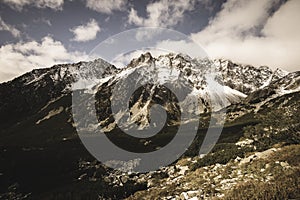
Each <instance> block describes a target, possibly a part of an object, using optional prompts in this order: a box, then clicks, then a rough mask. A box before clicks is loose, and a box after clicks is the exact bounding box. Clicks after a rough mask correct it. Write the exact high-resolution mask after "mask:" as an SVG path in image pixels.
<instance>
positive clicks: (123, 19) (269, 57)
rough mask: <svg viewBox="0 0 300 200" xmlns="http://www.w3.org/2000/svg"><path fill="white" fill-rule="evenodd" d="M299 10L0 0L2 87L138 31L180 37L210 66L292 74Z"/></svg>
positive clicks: (293, 0)
mask: <svg viewBox="0 0 300 200" xmlns="http://www.w3.org/2000/svg"><path fill="white" fill-rule="evenodd" d="M299 10H300V0H287V1H285V0H250V1H249V0H227V1H226V0H150V1H146V0H1V1H0V82H3V81H7V80H10V79H12V78H14V77H16V76H19V75H21V74H23V73H25V72H28V71H30V70H32V69H34V68H41V67H50V66H52V65H53V64H57V63H65V62H77V61H80V60H85V59H87V55H88V54H89V52H90V51H91V50H92V49H93V48H94V47H95V46H96V45H97V44H99V43H100V42H101V41H104V40H105V39H107V38H109V37H110V36H112V35H115V34H118V33H120V32H123V31H126V30H130V29H133V28H137V27H164V28H169V29H173V30H176V31H179V32H181V33H184V34H186V35H187V36H188V37H190V38H192V39H193V40H194V41H195V42H196V43H198V44H199V45H201V46H202V47H203V48H204V49H205V51H206V52H207V54H208V55H209V57H211V58H225V59H231V60H232V61H234V62H238V63H245V64H251V65H254V66H260V65H267V66H270V67H271V68H273V69H275V68H277V67H280V68H282V69H285V70H287V71H296V70H299V67H300V55H299V54H300V12H299ZM167 42H169V43H170V44H169V45H175V46H176V47H180V48H183V49H184V48H185V49H188V48H189V47H188V45H189V44H186V43H183V42H182V41H181V42H180V41H177V42H176V41H171V40H168V41H167Z"/></svg>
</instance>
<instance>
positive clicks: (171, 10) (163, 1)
mask: <svg viewBox="0 0 300 200" xmlns="http://www.w3.org/2000/svg"><path fill="white" fill-rule="evenodd" d="M194 4H195V0H160V1H156V2H152V3H149V4H148V5H147V8H146V11H147V18H143V17H140V16H138V14H137V11H136V10H135V9H134V8H131V11H130V12H129V16H128V23H129V24H135V25H137V26H151V27H171V26H174V25H176V24H177V23H178V22H179V21H180V20H182V19H183V14H184V12H186V11H191V10H193V9H194Z"/></svg>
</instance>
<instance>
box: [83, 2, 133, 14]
mask: <svg viewBox="0 0 300 200" xmlns="http://www.w3.org/2000/svg"><path fill="white" fill-rule="evenodd" d="M126 3H127V0H101V1H99V0H86V7H88V8H89V9H91V10H95V11H97V12H100V13H106V14H111V13H112V12H113V11H115V10H124V9H125V8H126Z"/></svg>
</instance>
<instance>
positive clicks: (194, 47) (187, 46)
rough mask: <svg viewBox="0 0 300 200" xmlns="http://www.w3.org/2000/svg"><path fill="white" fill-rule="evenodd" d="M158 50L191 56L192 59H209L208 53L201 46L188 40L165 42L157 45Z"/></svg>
mask: <svg viewBox="0 0 300 200" xmlns="http://www.w3.org/2000/svg"><path fill="white" fill-rule="evenodd" d="M156 48H158V49H164V50H166V51H169V52H173V53H183V54H187V55H189V56H191V57H192V58H207V54H206V52H205V51H204V50H203V48H202V47H201V46H199V45H198V44H197V43H195V42H192V41H186V40H179V41H174V40H164V41H161V42H159V43H157V45H156Z"/></svg>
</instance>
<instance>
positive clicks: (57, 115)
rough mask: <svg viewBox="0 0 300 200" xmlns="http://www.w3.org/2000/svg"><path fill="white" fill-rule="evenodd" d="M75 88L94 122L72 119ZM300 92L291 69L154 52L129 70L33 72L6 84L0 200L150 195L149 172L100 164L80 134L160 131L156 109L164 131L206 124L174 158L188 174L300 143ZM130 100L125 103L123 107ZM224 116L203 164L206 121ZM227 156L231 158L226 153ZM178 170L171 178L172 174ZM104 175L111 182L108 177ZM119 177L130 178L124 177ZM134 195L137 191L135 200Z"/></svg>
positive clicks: (90, 66) (0, 128)
mask: <svg viewBox="0 0 300 200" xmlns="http://www.w3.org/2000/svg"><path fill="white" fill-rule="evenodd" d="M141 77H143V79H142V78H141ZM124 80H125V81H124ZM170 88H171V89H170ZM172 88H173V90H172ZM219 88H221V90H218V89H219ZM176 89H177V90H178V91H179V92H178V91H177V93H176ZM76 92H82V93H85V94H88V96H87V97H88V98H91V99H92V98H95V101H92V100H91V101H88V102H89V103H91V104H88V105H87V104H86V102H83V103H82V104H80V103H79V104H78V105H77V106H78V107H79V108H82V107H87V108H88V109H89V108H92V107H94V108H95V109H96V114H97V119H98V123H97V124H80V123H81V122H78V121H77V122H75V121H74V118H73V117H74V115H76V112H75V111H74V108H72V95H74V93H76ZM131 92H133V93H131ZM178 94H179V95H178ZM299 94H300V72H299V71H297V72H291V73H289V72H286V71H283V70H281V69H276V70H272V69H270V68H269V67H266V66H261V67H258V68H257V67H253V66H250V65H243V64H237V63H234V62H232V61H229V60H225V59H217V60H209V59H198V58H191V57H189V56H188V55H183V54H173V53H170V54H167V55H161V56H159V57H157V58H154V57H153V56H152V55H151V54H150V53H149V52H148V53H145V54H142V55H141V56H140V57H138V58H135V59H133V60H132V61H131V62H130V63H129V64H128V65H127V66H124V67H123V68H116V67H115V66H114V65H112V64H110V63H108V62H106V61H104V60H102V59H96V60H93V61H90V62H79V63H75V64H61V65H55V66H53V67H51V68H44V69H36V70H33V71H31V72H28V73H26V74H24V75H22V76H20V77H17V78H15V79H13V80H11V81H9V82H5V83H2V84H0V138H1V139H0V155H1V156H0V160H1V163H3V164H1V167H0V188H1V189H0V197H1V198H3V199H5V198H12V199H13V198H17V197H18V198H19V199H22V198H24V199H26V198H33V199H74V197H75V196H76V197H77V198H78V199H81V198H84V197H86V198H87V199H95V198H99V199H101V198H104V199H109V198H110V199H121V198H127V197H129V198H133V199H134V195H135V193H136V191H144V193H145V194H144V193H143V192H141V194H143V195H146V196H147V195H149V193H147V192H146V191H149V190H151V189H150V188H152V187H153V188H155V187H157V185H155V184H154V185H151V184H149V182H150V181H151V180H152V179H153V177H152V178H151V176H149V174H147V173H146V175H145V174H138V175H136V177H137V178H136V177H135V178H132V177H130V176H127V175H126V176H125V175H124V174H123V176H122V173H121V172H118V171H116V170H113V169H110V168H108V167H106V166H104V165H101V163H99V162H97V161H95V159H94V158H93V156H91V155H90V153H89V152H88V151H87V150H86V149H85V147H84V146H83V144H82V143H81V141H80V139H79V137H78V134H77V130H76V128H77V126H78V125H79V126H81V127H83V128H88V129H89V131H91V130H92V131H93V130H95V129H96V128H99V127H100V128H101V130H102V131H103V133H104V134H106V135H112V136H114V137H117V135H118V134H117V133H119V132H120V131H121V130H126V129H127V130H130V129H132V128H134V127H137V129H139V130H143V129H149V128H151V127H156V126H159V123H162V121H163V119H160V118H158V119H154V120H153V119H152V118H151V112H153V110H151V109H152V107H153V105H155V104H159V105H160V106H161V108H163V109H164V110H165V111H166V114H167V115H166V123H165V124H160V125H161V126H162V127H163V129H162V130H163V131H164V132H167V133H169V132H172V134H173V132H174V130H177V128H178V126H179V125H180V124H181V123H185V124H188V123H190V122H191V121H193V120H199V119H201V120H199V127H198V134H197V136H196V137H195V139H194V141H193V143H192V144H191V146H190V147H189V149H188V150H187V151H186V153H185V154H184V155H182V156H181V157H180V158H179V159H178V160H179V161H181V162H182V160H186V159H191V160H192V161H193V162H192V161H190V164H189V168H190V169H191V168H194V170H195V169H198V168H203V167H205V166H212V165H216V163H220V164H226V163H228V162H230V161H232V160H234V159H236V158H237V157H241V158H246V157H247V154H246V153H249V152H257V151H259V152H262V151H266V150H268V149H271V148H274V145H279V144H280V145H281V147H282V148H283V146H288V145H295V144H299V141H300V135H299V130H300V121H299V119H300V118H299V110H300V106H299V100H300V95H299ZM126 99H127V100H128V102H124V100H126ZM195 102H197V103H198V102H200V103H198V104H197V103H195ZM114 103H116V107H117V108H121V109H120V110H119V111H118V112H117V113H114V111H113V110H112V109H111V107H112V104H114ZM72 109H73V110H72ZM126 109H128V110H126ZM74 112H75V113H74ZM222 112H224V113H226V119H224V123H225V124H224V128H223V131H222V134H221V137H220V138H219V140H218V143H217V145H216V146H215V148H214V149H213V150H212V152H211V153H209V154H207V155H203V156H201V159H199V156H198V152H199V147H200V145H201V142H202V141H203V138H204V135H205V131H206V130H207V128H208V126H209V123H211V122H212V120H211V119H210V117H211V116H214V117H216V119H215V121H217V122H218V120H220V119H218V113H219V114H220V115H221V113H222ZM185 113H188V115H185ZM212 113H215V115H212ZM73 114H74V115H73ZM89 114H90V113H89V112H83V113H82V116H80V118H82V119H86V118H89V116H88V115H89ZM217 122H216V123H217ZM78 123H79V124H78ZM83 123H84V122H83ZM172 137H173V136H172ZM172 137H171V138H169V137H166V138H164V137H162V138H163V139H162V138H160V137H157V138H152V140H151V141H150V140H148V142H145V141H147V140H145V139H140V140H138V143H137V144H136V145H135V146H134V147H133V149H130V148H132V147H124V148H129V149H130V150H132V151H134V150H136V149H140V148H141V149H142V148H146V149H147V148H149V149H150V150H151V151H153V150H155V149H157V148H161V147H163V146H164V145H167V143H168V142H169V141H170V140H171V139H172ZM247 141H248V142H247ZM249 141H250V142H249ZM121 143H122V141H121ZM236 144H245V145H244V146H243V147H240V146H239V145H236ZM128 146H130V145H128ZM150 150H147V151H150ZM138 151H139V150H138ZM224 151H226V152H230V155H228V154H226V155H224ZM222 152H223V153H222ZM297 155H298V154H297ZM221 158H222V159H221ZM295 159H296V158H295ZM171 166H176V165H173V164H172V165H171ZM171 166H168V167H166V169H165V171H164V170H163V169H162V170H159V171H157V172H149V173H154V174H159V175H157V176H158V178H160V179H162V180H163V179H164V178H166V177H163V174H165V173H166V170H167V171H168V170H170V167H171ZM180 173H181V172H180ZM180 173H179V172H176V173H175V172H174V173H172V176H173V178H176V177H177V176H180ZM190 173H191V174H192V172H190ZM161 176H162V177H161ZM167 176H170V173H169V174H168V173H167ZM107 177H111V179H109V181H107ZM116 177H119V178H120V177H121V178H122V177H123V178H124V177H125V178H127V179H126V181H125V180H121V181H120V180H118V179H117V180H115V179H116ZM146 177H148V178H146ZM149 177H150V178H149ZM142 178H143V179H144V181H141V180H142ZM166 187H167V186H166ZM156 190H159V188H156ZM227 190H229V189H227ZM174 191H175V190H174ZM178 192H179V194H178V195H177V196H176V195H175V194H174V195H172V194H168V195H166V199H168V198H167V196H171V197H172V198H175V199H176V198H177V197H178V198H184V199H185V197H182V195H181V196H180V194H181V193H182V191H178ZM214 194H215V193H214ZM216 194H217V193H216ZM222 194H223V193H222ZM138 195H139V192H138V193H137V196H136V198H137V199H138V197H139V196H138ZM160 195H161V194H160ZM218 195H219V194H218ZM183 196H184V195H183ZM171 197H170V199H171ZM202 197H205V196H202ZM202 197H201V198H202ZM221 197H222V195H221ZM149 198H150V196H149ZM207 198H209V196H208V197H207Z"/></svg>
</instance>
